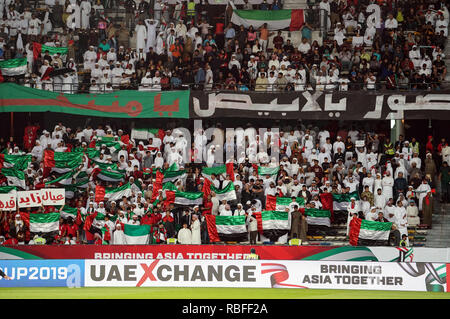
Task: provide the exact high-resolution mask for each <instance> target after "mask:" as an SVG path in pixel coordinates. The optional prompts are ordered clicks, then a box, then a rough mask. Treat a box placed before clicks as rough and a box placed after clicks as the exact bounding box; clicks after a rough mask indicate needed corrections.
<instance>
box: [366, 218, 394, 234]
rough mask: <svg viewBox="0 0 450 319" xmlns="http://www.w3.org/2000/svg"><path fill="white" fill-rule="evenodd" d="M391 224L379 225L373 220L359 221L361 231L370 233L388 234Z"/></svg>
mask: <svg viewBox="0 0 450 319" xmlns="http://www.w3.org/2000/svg"><path fill="white" fill-rule="evenodd" d="M391 228H392V223H380V222H376V221H373V220H366V219H363V220H362V221H361V230H363V229H366V230H372V231H381V232H386V231H387V232H389V231H391Z"/></svg>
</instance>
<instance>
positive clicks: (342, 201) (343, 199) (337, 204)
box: [333, 192, 359, 210]
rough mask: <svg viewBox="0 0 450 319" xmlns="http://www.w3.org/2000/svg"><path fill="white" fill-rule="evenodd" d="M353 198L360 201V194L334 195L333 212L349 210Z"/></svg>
mask: <svg viewBox="0 0 450 319" xmlns="http://www.w3.org/2000/svg"><path fill="white" fill-rule="evenodd" d="M352 197H354V198H355V199H356V201H358V200H359V195H358V192H353V193H346V194H333V210H347V207H348V205H349V204H350V202H351V198H352Z"/></svg>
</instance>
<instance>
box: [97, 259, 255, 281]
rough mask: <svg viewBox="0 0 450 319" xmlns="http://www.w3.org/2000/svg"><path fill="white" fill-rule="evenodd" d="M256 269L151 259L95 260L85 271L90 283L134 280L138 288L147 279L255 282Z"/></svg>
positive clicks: (245, 265)
mask: <svg viewBox="0 0 450 319" xmlns="http://www.w3.org/2000/svg"><path fill="white" fill-rule="evenodd" d="M256 268H257V266H256V265H255V264H250V265H248V264H243V265H242V264H241V265H217V264H214V265H198V264H172V263H164V262H163V260H154V261H152V262H151V263H135V264H127V263H119V264H109V263H104V264H98V263H96V264H91V265H90V266H89V269H88V271H89V276H90V280H92V281H93V282H97V283H102V282H107V283H112V282H114V283H119V282H136V287H141V286H142V285H144V284H145V283H148V282H183V283H186V282H216V283H220V282H235V283H246V282H247V283H248V282H256ZM141 274H142V275H141Z"/></svg>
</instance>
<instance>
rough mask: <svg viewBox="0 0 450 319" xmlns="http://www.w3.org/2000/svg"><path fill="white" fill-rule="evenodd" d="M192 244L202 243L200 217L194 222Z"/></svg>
mask: <svg viewBox="0 0 450 319" xmlns="http://www.w3.org/2000/svg"><path fill="white" fill-rule="evenodd" d="M191 228H192V244H193V245H200V244H201V243H202V240H201V234H200V222H199V221H198V219H197V220H196V221H195V222H193V223H192V226H191Z"/></svg>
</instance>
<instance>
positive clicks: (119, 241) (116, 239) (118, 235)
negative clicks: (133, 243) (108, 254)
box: [111, 230, 126, 245]
mask: <svg viewBox="0 0 450 319" xmlns="http://www.w3.org/2000/svg"><path fill="white" fill-rule="evenodd" d="M111 243H112V244H113V245H125V244H126V240H125V234H124V233H123V230H115V231H114V233H113V235H112V238H111Z"/></svg>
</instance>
